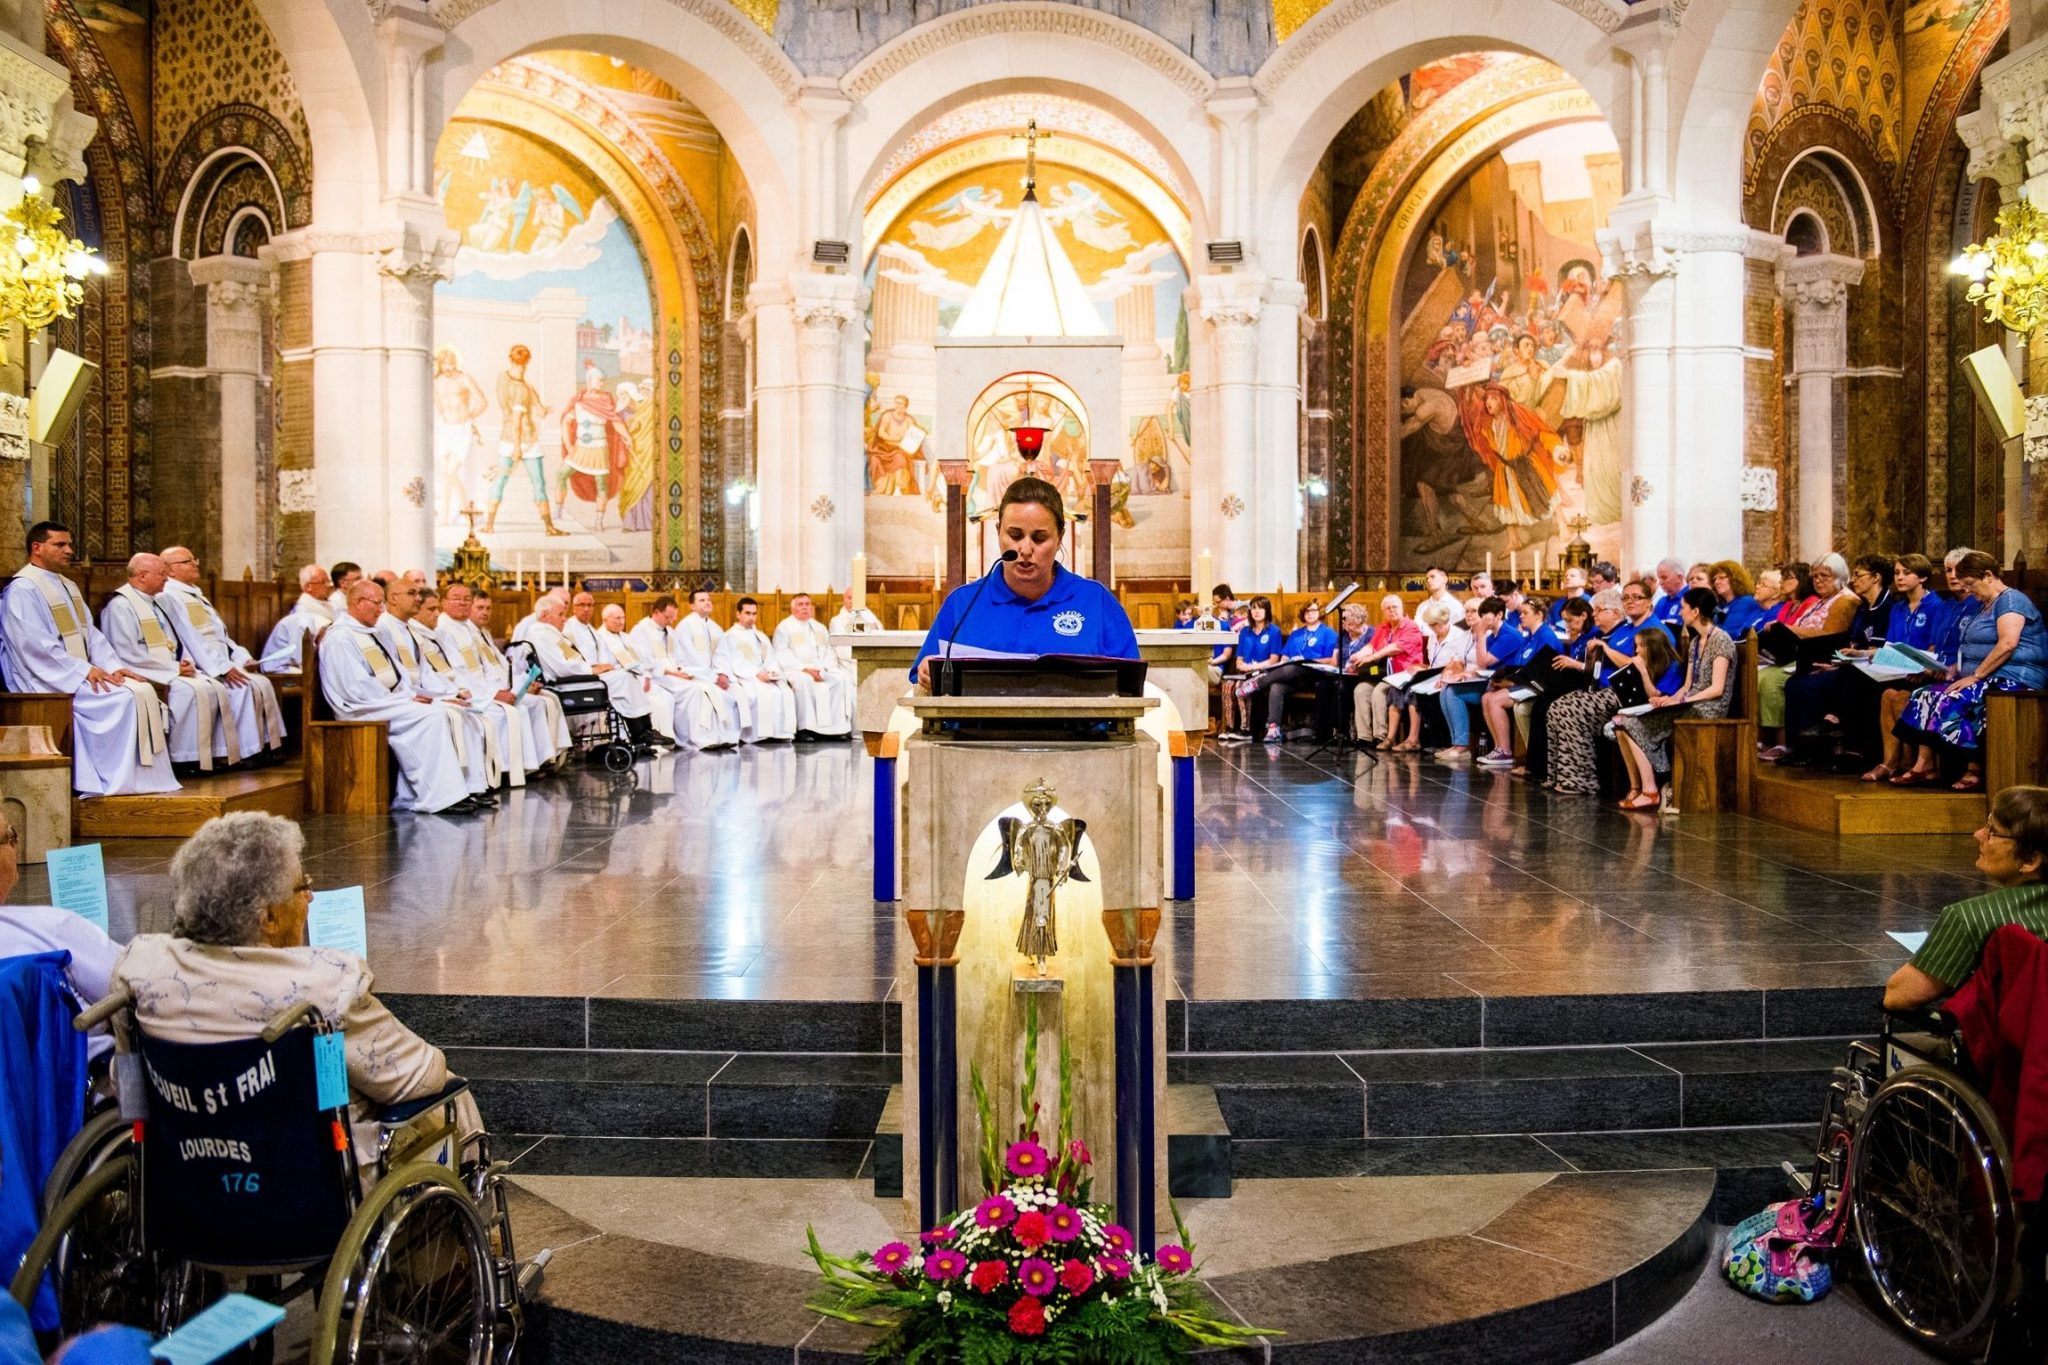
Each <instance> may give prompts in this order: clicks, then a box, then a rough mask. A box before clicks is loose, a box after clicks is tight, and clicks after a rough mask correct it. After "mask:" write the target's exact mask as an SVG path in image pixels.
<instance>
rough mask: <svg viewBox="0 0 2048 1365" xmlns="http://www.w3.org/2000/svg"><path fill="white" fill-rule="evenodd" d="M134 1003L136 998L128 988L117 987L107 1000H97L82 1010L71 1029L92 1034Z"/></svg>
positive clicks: (72, 1023)
mask: <svg viewBox="0 0 2048 1365" xmlns="http://www.w3.org/2000/svg"><path fill="white" fill-rule="evenodd" d="M134 1003H135V997H134V995H132V994H131V993H130V992H129V990H128V988H127V987H126V986H116V987H115V988H114V990H113V992H112V993H111V994H109V995H108V996H106V998H104V999H102V1000H96V1001H94V1002H93V1003H92V1004H90V1005H88V1006H87V1007H86V1008H85V1009H83V1010H81V1011H80V1012H79V1014H78V1017H77V1018H75V1019H73V1020H72V1021H71V1027H73V1028H75V1029H77V1030H78V1031H79V1032H80V1033H90V1032H92V1031H93V1030H94V1029H96V1028H98V1027H99V1026H100V1025H101V1024H104V1023H106V1022H107V1020H109V1019H111V1018H113V1017H114V1016H115V1015H117V1014H119V1013H120V1012H121V1011H122V1010H125V1009H127V1008H128V1007H129V1006H130V1005H132V1004H134Z"/></svg>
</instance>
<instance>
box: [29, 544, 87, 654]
mask: <svg viewBox="0 0 2048 1365" xmlns="http://www.w3.org/2000/svg"><path fill="white" fill-rule="evenodd" d="M14 576H15V577H16V578H25V579H27V580H28V581H29V583H30V584H31V585H32V586H34V588H35V590H36V591H37V592H39V593H41V594H42V597H43V604H44V605H45V606H47V607H49V609H50V616H51V619H53V620H54V621H55V622H56V623H57V634H58V636H59V637H61V638H62V639H63V641H64V652H65V653H66V654H69V655H70V656H71V657H72V658H74V659H84V658H86V657H87V655H86V647H85V626H86V615H85V599H84V598H83V597H80V596H79V595H78V588H77V585H75V584H74V583H72V581H71V580H70V579H68V578H66V577H65V576H64V575H63V574H60V573H51V572H50V571H49V570H48V569H38V568H36V566H35V565H33V564H24V565H22V566H21V567H20V568H19V569H16V570H15V571H14Z"/></svg>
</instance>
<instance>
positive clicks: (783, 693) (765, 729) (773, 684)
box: [712, 597, 796, 744]
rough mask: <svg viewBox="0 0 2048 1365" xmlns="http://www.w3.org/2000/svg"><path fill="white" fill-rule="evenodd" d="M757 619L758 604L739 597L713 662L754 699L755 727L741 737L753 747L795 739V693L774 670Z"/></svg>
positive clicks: (770, 649)
mask: <svg viewBox="0 0 2048 1365" xmlns="http://www.w3.org/2000/svg"><path fill="white" fill-rule="evenodd" d="M760 615H761V604H760V603H759V602H756V601H755V600H754V599H753V598H751V597H742V598H741V599H740V600H739V602H738V604H737V605H736V606H735V607H734V608H733V622H732V626H731V628H730V629H728V630H727V631H726V632H725V634H724V635H723V636H722V637H721V638H720V639H719V641H718V653H717V654H716V655H714V656H713V659H712V662H713V663H714V664H716V665H717V666H718V668H719V670H720V671H721V672H724V673H728V674H730V675H731V676H732V677H733V679H734V680H735V681H736V682H738V683H739V684H740V685H741V686H742V687H744V688H746V689H747V691H748V692H750V693H751V694H752V695H753V700H754V725H753V728H752V729H751V730H749V731H748V732H747V733H746V734H745V736H744V737H745V738H746V740H747V741H748V742H749V743H753V744H759V743H761V742H763V741H765V740H778V739H795V738H796V689H795V688H794V687H792V686H791V685H790V682H789V679H787V678H785V677H783V676H782V670H781V669H779V668H777V667H776V666H775V646H774V645H773V644H772V643H770V641H769V639H768V637H767V636H766V635H764V634H762V633H761V629H760V627H759V626H757V625H756V624H755V622H756V621H757V620H759V619H760Z"/></svg>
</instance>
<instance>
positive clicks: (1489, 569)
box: [1486, 550, 1493, 578]
mask: <svg viewBox="0 0 2048 1365" xmlns="http://www.w3.org/2000/svg"><path fill="white" fill-rule="evenodd" d="M1486 576H1487V577H1488V578H1491V577H1493V551H1491V550H1488V551H1487V552H1486Z"/></svg>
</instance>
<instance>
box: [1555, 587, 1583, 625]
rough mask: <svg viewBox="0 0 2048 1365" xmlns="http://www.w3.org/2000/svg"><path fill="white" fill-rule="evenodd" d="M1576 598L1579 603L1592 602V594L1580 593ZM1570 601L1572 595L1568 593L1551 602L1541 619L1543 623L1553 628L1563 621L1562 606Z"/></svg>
mask: <svg viewBox="0 0 2048 1365" xmlns="http://www.w3.org/2000/svg"><path fill="white" fill-rule="evenodd" d="M1578 598H1579V600H1580V601H1582V602H1590V601H1592V600H1593V594H1592V593H1589V592H1582V593H1579V594H1578ZM1571 600H1572V595H1571V594H1570V593H1566V594H1564V595H1562V596H1560V597H1558V598H1557V599H1556V600H1555V601H1553V602H1552V603H1551V604H1550V610H1549V611H1547V612H1545V613H1544V615H1543V619H1544V621H1545V622H1547V623H1548V624H1550V625H1553V626H1554V625H1556V624H1557V623H1558V622H1559V621H1561V620H1563V619H1564V604H1565V603H1567V602H1569V601H1571Z"/></svg>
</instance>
